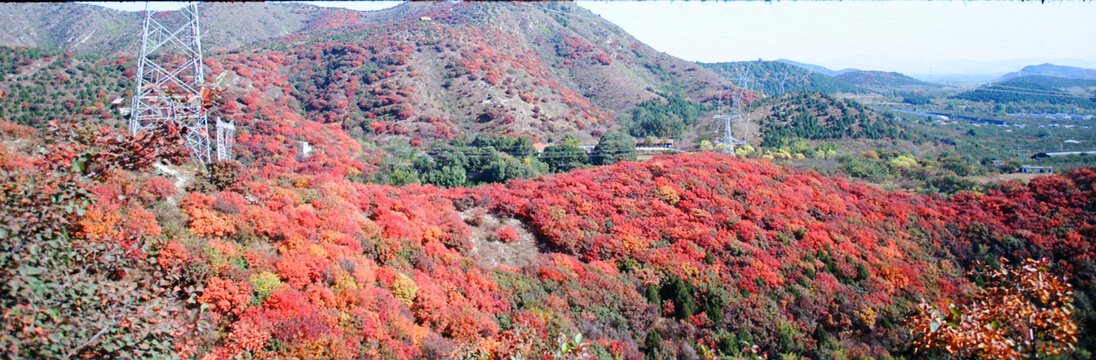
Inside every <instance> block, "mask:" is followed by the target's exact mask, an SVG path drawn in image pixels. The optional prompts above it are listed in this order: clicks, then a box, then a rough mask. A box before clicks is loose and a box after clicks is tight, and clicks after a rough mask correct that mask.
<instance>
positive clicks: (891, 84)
mask: <svg viewBox="0 0 1096 360" xmlns="http://www.w3.org/2000/svg"><path fill="white" fill-rule="evenodd" d="M834 77H835V78H837V79H839V80H843V81H846V82H848V83H851V84H853V85H857V86H863V87H867V88H873V89H880V90H887V89H903V90H909V89H933V88H939V87H942V86H943V85H938V84H932V83H927V82H924V81H921V80H917V79H914V78H912V77H909V76H906V75H903V74H901V73H897V72H886V71H871V70H855V71H849V72H845V73H841V74H837V75H835V76H834Z"/></svg>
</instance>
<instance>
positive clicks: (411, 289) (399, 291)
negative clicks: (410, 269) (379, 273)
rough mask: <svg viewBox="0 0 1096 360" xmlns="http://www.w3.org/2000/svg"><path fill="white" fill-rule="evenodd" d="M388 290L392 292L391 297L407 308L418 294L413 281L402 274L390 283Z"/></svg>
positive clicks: (417, 288)
mask: <svg viewBox="0 0 1096 360" xmlns="http://www.w3.org/2000/svg"><path fill="white" fill-rule="evenodd" d="M390 290H392V295H393V296H395V297H396V299H397V300H399V301H400V302H401V303H403V305H404V306H407V307H411V302H413V301H415V295H418V293H419V287H418V286H417V285H415V281H414V280H411V278H409V277H407V275H404V274H399V275H397V276H396V280H393V281H392V286H391V289H390Z"/></svg>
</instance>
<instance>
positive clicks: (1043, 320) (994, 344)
mask: <svg viewBox="0 0 1096 360" xmlns="http://www.w3.org/2000/svg"><path fill="white" fill-rule="evenodd" d="M1001 262H1002V264H1005V263H1006V260H1005V259H1001ZM1046 266H1047V260H1046V259H1043V260H1038V261H1036V260H1032V259H1026V260H1024V262H1023V264H1021V265H1020V266H1015V267H1011V266H1007V265H1004V266H1002V267H1001V268H1000V269H996V270H994V269H990V268H986V269H984V270H981V271H980V272H979V274H977V275H978V276H981V277H983V278H984V279H985V287H983V288H982V289H981V290H980V291H979V293H978V294H977V295H976V296H975V297H973V298H971V299H969V300H968V301H966V302H965V303H962V304H956V303H950V304H948V305H947V307H946V308H945V309H938V308H937V307H935V306H933V305H930V304H928V303H927V302H924V301H922V302H921V304H920V306H919V307H918V311H917V313H916V314H915V315H914V316H913V318H912V319H911V325H912V326H911V332H912V333H913V334H914V336H917V337H918V338H917V340H915V341H914V343H913V345H914V347H915V350H916V351H918V352H925V351H933V350H936V351H944V352H946V353H950V354H953V355H956V356H958V357H959V358H964V359H966V358H971V359H1021V358H1028V359H1037V358H1039V357H1040V356H1041V355H1056V354H1061V353H1065V352H1068V351H1071V350H1073V348H1074V344H1076V342H1077V324H1076V323H1074V321H1073V319H1072V318H1071V314H1072V313H1073V288H1072V286H1071V285H1070V284H1069V283H1068V282H1067V281H1066V279H1065V278H1064V277H1060V276H1055V275H1053V274H1051V273H1050V272H1049V270H1048V269H1047V267H1046Z"/></svg>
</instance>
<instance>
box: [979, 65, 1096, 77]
mask: <svg viewBox="0 0 1096 360" xmlns="http://www.w3.org/2000/svg"><path fill="white" fill-rule="evenodd" d="M1037 75H1039V76H1052V77H1059V78H1066V79H1084V80H1096V69H1086V68H1081V67H1074V66H1062V65H1054V64H1040V65H1028V66H1025V67H1024V68H1022V69H1020V71H1017V72H1011V73H1008V74H1005V75H1004V76H1002V77H1001V79H1000V81H1005V80H1010V79H1013V78H1018V77H1023V76H1037Z"/></svg>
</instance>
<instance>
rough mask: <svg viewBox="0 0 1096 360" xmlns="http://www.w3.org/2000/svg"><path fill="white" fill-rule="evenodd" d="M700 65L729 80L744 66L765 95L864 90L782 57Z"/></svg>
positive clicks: (755, 87)
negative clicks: (736, 70)
mask: <svg viewBox="0 0 1096 360" xmlns="http://www.w3.org/2000/svg"><path fill="white" fill-rule="evenodd" d="M701 65H703V66H705V67H707V68H709V69H712V71H715V72H716V73H717V74H719V75H720V76H723V77H724V78H727V79H732V81H734V78H735V74H734V69H735V68H737V67H745V68H747V69H749V72H750V76H751V81H752V82H751V85H750V86H751V88H753V89H755V90H759V91H761V92H763V93H765V95H768V96H779V95H783V94H785V93H789V92H796V91H817V92H821V93H825V94H834V93H860V92H865V91H867V90H865V89H863V88H861V87H858V86H856V85H853V84H850V83H848V82H845V81H843V80H840V79H837V78H834V77H833V76H830V75H827V74H825V73H821V72H816V71H812V70H808V69H805V68H803V67H800V66H796V65H792V64H788V63H784V62H782V61H736V62H729V63H710V64H701Z"/></svg>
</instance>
